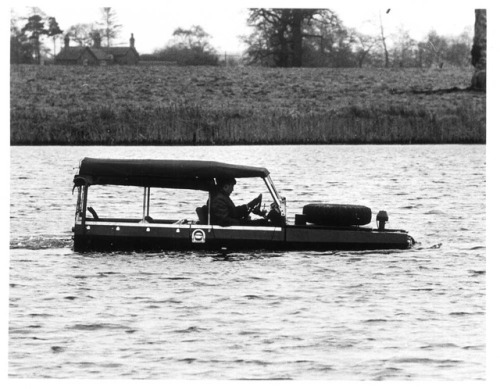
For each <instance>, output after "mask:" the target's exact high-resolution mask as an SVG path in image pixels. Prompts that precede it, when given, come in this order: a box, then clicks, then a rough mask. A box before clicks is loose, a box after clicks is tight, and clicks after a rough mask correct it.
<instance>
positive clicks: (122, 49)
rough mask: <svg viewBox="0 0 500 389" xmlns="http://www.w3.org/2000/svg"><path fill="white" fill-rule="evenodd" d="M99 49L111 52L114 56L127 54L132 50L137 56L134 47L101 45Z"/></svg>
mask: <svg viewBox="0 0 500 389" xmlns="http://www.w3.org/2000/svg"><path fill="white" fill-rule="evenodd" d="M100 50H103V51H104V52H106V53H108V54H112V55H113V56H115V57H120V56H124V55H127V54H128V52H129V51H132V53H134V54H135V55H137V56H139V53H138V52H137V50H136V49H135V48H134V47H101V48H100Z"/></svg>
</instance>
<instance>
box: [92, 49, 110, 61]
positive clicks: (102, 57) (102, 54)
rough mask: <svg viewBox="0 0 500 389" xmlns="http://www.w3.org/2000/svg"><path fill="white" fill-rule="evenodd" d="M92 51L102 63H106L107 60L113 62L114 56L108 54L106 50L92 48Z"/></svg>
mask: <svg viewBox="0 0 500 389" xmlns="http://www.w3.org/2000/svg"><path fill="white" fill-rule="evenodd" d="M90 51H91V52H92V54H94V55H95V56H96V58H97V59H98V60H100V61H103V60H104V61H105V60H110V61H112V60H113V54H111V53H108V52H106V50H103V49H102V48H99V49H97V48H94V47H90Z"/></svg>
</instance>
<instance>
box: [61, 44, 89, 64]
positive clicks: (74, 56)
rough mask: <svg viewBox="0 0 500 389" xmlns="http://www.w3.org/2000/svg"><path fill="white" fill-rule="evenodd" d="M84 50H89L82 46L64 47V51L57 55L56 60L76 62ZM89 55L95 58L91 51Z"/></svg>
mask: <svg viewBox="0 0 500 389" xmlns="http://www.w3.org/2000/svg"><path fill="white" fill-rule="evenodd" d="M85 50H89V48H88V47H82V46H77V47H65V48H64V49H62V50H61V52H60V53H59V54H57V56H56V58H57V59H58V60H66V61H76V60H78V59H79V58H80V57H81V55H82V54H83V52H84V51H85ZM90 53H91V54H92V55H94V56H95V54H94V53H92V51H90Z"/></svg>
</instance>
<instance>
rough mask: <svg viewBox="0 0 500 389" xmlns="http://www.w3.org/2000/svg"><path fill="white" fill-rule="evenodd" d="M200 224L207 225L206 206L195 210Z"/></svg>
mask: <svg viewBox="0 0 500 389" xmlns="http://www.w3.org/2000/svg"><path fill="white" fill-rule="evenodd" d="M196 214H197V215H198V220H199V221H200V224H208V207H207V206H206V205H204V206H202V207H198V208H196Z"/></svg>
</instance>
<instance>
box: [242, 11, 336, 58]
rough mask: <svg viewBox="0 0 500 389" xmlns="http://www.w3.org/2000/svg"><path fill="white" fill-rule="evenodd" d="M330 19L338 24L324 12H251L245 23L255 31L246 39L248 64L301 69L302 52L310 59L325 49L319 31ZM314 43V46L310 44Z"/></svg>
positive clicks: (329, 12) (333, 15)
mask: <svg viewBox="0 0 500 389" xmlns="http://www.w3.org/2000/svg"><path fill="white" fill-rule="evenodd" d="M329 18H331V19H332V18H333V19H335V20H337V18H336V15H335V14H334V13H333V12H332V11H330V10H326V9H312V8H311V9H298V8H294V9H288V8H283V9H282V8H271V9H267V8H253V9H250V10H249V16H248V19H247V22H248V24H249V25H250V26H251V27H254V32H253V33H252V34H251V35H250V36H248V37H246V38H245V43H247V45H248V49H247V56H248V58H249V62H250V63H267V64H271V66H278V67H301V66H303V63H304V62H303V61H304V53H305V52H308V54H309V55H311V53H312V52H314V51H315V50H316V51H318V50H319V51H320V52H321V51H322V50H324V49H325V47H327V46H326V45H325V44H324V41H323V39H324V36H323V35H321V33H318V30H321V28H322V27H321V25H322V24H323V27H325V26H326V25H327V20H328V19H329ZM306 39H308V42H307V43H305V41H306ZM313 41H316V43H315V44H314V43H313V44H311V43H310V42H313ZM308 44H310V46H309V47H307V45H308ZM315 45H316V48H314V46H315Z"/></svg>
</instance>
